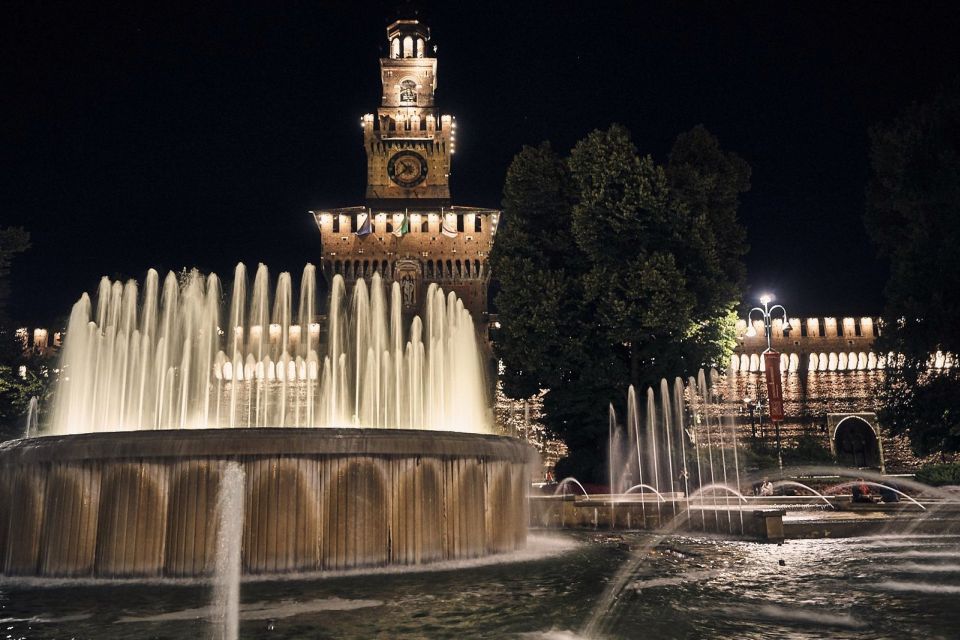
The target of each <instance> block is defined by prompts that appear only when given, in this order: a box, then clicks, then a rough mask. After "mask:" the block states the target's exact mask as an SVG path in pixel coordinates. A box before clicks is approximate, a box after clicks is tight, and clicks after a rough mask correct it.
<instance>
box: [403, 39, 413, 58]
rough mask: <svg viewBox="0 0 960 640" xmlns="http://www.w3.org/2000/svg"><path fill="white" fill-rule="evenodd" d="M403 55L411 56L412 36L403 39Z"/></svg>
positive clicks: (405, 56)
mask: <svg viewBox="0 0 960 640" xmlns="http://www.w3.org/2000/svg"><path fill="white" fill-rule="evenodd" d="M403 57H404V58H412V57H413V38H411V37H410V36H407V37H406V38H404V39H403Z"/></svg>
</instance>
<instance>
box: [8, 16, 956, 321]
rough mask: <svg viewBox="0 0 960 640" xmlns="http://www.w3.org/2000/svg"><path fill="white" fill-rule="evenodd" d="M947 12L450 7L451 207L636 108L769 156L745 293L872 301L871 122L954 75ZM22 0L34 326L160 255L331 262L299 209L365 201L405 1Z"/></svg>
mask: <svg viewBox="0 0 960 640" xmlns="http://www.w3.org/2000/svg"><path fill="white" fill-rule="evenodd" d="M238 4H239V3H238ZM951 4H952V3H948V2H940V3H925V2H916V1H910V2H902V3H884V2H822V3H814V2H803V3H799V2H796V3H785V2H767V1H764V2H756V3H746V2H744V3H725V2H709V3H707V2H673V3H648V2H583V1H581V2H560V1H554V2H518V1H513V2H477V3H461V2H450V3H442V4H441V3H433V4H432V6H431V5H428V6H427V7H426V10H425V12H424V13H423V14H422V16H423V18H424V19H425V21H426V22H427V23H428V24H429V25H430V26H431V28H432V29H433V36H434V43H436V44H437V45H438V46H439V54H438V55H439V70H438V71H439V85H438V93H437V96H438V100H439V102H440V105H441V107H442V108H443V111H444V112H446V113H452V114H453V115H455V116H456V117H457V120H458V123H459V127H458V134H459V136H458V145H457V155H456V156H455V159H454V172H453V176H452V185H453V191H454V200H455V201H456V202H457V203H458V204H465V205H483V206H497V205H498V204H499V202H500V193H501V188H502V182H503V176H504V174H505V171H506V168H507V165H508V164H509V162H510V160H511V158H512V157H513V155H514V154H515V153H516V152H517V151H518V150H519V149H520V147H521V146H522V145H524V144H535V143H538V142H540V141H541V140H544V139H549V140H550V141H551V142H552V143H553V144H554V145H555V147H556V148H558V149H561V150H563V151H566V150H568V149H569V148H570V147H571V146H572V145H573V143H575V142H576V141H577V140H578V139H580V138H582V137H583V136H584V135H586V134H587V133H588V132H589V131H591V130H592V129H595V128H600V127H606V126H608V125H609V124H610V123H612V122H620V123H623V124H624V125H626V126H627V127H628V128H629V129H630V130H631V131H632V133H633V137H634V141H635V142H636V144H637V146H638V147H639V149H640V150H641V151H643V152H645V153H651V154H653V156H654V157H655V158H657V159H659V160H664V159H665V155H666V153H667V151H668V150H669V147H670V144H671V141H672V140H673V138H674V137H675V136H676V134H677V133H679V132H681V131H685V130H687V129H689V128H691V127H693V126H694V125H696V124H698V123H703V124H704V125H705V126H706V127H707V128H708V129H709V130H711V131H712V132H713V133H715V134H716V135H717V136H718V137H719V138H720V140H721V143H722V144H723V145H724V146H725V147H726V148H728V149H730V150H733V151H736V152H737V153H739V154H740V155H742V156H743V157H744V158H745V159H746V160H747V161H748V162H749V163H750V165H751V166H752V167H753V189H752V191H751V192H749V193H748V194H746V196H745V197H744V200H743V207H742V219H743V221H744V223H745V224H746V225H747V228H748V230H749V237H750V243H751V245H752V250H751V252H750V254H749V255H748V256H747V266H748V272H749V275H748V277H749V285H750V288H751V289H750V294H751V295H753V294H755V293H757V292H759V291H760V290H761V289H767V288H769V289H771V290H773V291H775V292H776V293H777V294H778V298H779V300H780V301H782V302H783V303H784V304H786V305H787V308H788V310H790V311H791V314H795V313H796V314H829V315H833V314H838V315H839V314H861V313H862V314H868V313H876V312H878V311H879V310H880V308H881V304H882V296H881V290H882V285H883V281H884V272H883V268H882V266H881V265H880V264H878V263H877V262H876V260H875V259H874V251H873V249H872V247H871V246H870V244H869V242H868V240H867V236H866V233H865V231H864V228H863V224H862V212H863V206H864V204H863V200H864V197H863V194H864V188H865V184H866V180H867V176H868V165H867V130H868V128H869V126H870V125H871V124H874V123H877V122H883V121H887V120H889V119H890V118H891V117H893V116H894V115H895V114H897V113H898V112H899V111H900V110H902V108H903V107H904V106H906V105H907V104H909V103H910V102H911V101H915V100H923V99H925V98H927V97H929V96H930V95H931V93H933V92H934V91H935V90H936V88H937V87H938V86H940V85H941V84H943V83H945V82H946V81H948V80H949V79H950V78H951V76H952V74H956V73H957V72H956V68H957V61H958V60H960V36H958V35H957V34H958V33H960V19H958V16H960V11H958V10H957V9H955V8H953V7H951ZM20 5H21V6H20V7H19V8H18V7H15V6H12V3H11V4H7V5H5V9H4V16H3V20H2V22H3V26H0V30H2V32H0V36H2V42H0V69H2V72H3V75H2V77H3V78H4V81H3V94H4V95H3V99H2V100H0V110H2V113H0V115H2V119H0V134H2V138H0V158H2V164H0V168H2V171H0V224H4V225H7V224H18V225H23V226H25V227H26V228H27V229H29V230H30V231H31V233H32V234H33V248H32V250H31V251H30V252H29V253H28V254H25V255H24V256H22V257H21V258H20V259H18V260H17V262H16V263H15V278H14V286H15V289H14V294H15V299H14V308H13V309H12V311H13V312H14V313H15V315H17V316H18V317H20V318H21V319H23V320H25V321H29V322H50V321H52V320H53V319H54V318H56V317H58V316H61V315H64V314H66V313H67V312H68V310H69V306H70V305H71V304H72V302H73V301H74V300H75V299H76V298H77V297H78V296H79V294H80V292H81V291H84V290H93V289H94V288H95V286H96V283H97V281H98V279H99V277H100V276H101V275H105V274H106V275H111V276H114V277H117V276H122V277H136V278H138V279H139V278H141V277H142V275H143V273H144V272H145V271H146V269H147V268H148V267H151V266H155V267H159V268H162V269H179V268H181V267H183V266H196V267H199V268H200V269H202V270H214V271H217V272H218V273H220V274H221V275H227V274H229V272H230V271H231V269H232V267H233V265H234V264H235V263H236V262H237V261H241V260H242V261H245V262H247V263H248V265H250V264H255V263H256V262H258V261H263V262H266V263H267V264H269V265H270V266H271V268H272V270H273V271H274V273H277V272H279V271H281V270H290V271H293V272H295V273H299V271H300V270H301V269H302V267H303V264H304V263H305V262H307V261H314V262H316V261H318V260H319V254H320V242H319V234H318V232H317V230H316V228H315V227H314V224H313V221H312V219H311V217H310V216H309V215H308V214H307V211H308V210H309V209H312V208H318V207H328V206H347V205H353V204H360V203H361V202H362V195H363V179H364V156H363V149H362V144H361V130H360V126H359V118H360V116H361V115H362V114H364V113H366V112H372V111H374V110H375V109H376V106H377V104H378V101H379V91H380V86H379V71H378V63H377V59H378V57H379V55H380V51H381V48H382V47H383V45H384V43H385V35H384V27H385V26H386V24H387V22H388V19H389V18H391V17H393V9H392V8H393V6H395V5H394V4H393V3H377V2H367V3H359V2H320V1H313V2H304V1H302V2H286V1H285V2H264V3H261V4H259V5H253V4H251V3H243V5H244V6H242V7H241V6H234V3H222V2H219V1H215V0H213V1H211V0H207V1H204V2H197V3H154V4H153V5H152V6H149V7H147V6H138V3H130V2H127V3H122V4H117V5H116V6H112V7H111V6H109V5H107V4H105V3H85V2H77V3H56V4H55V3H46V2H44V3H41V2H29V3H28V2H21V3H20Z"/></svg>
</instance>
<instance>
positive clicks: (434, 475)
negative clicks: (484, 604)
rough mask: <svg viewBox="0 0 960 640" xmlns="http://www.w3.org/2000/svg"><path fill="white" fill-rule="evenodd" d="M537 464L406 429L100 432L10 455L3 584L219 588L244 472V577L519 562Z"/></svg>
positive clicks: (1, 468) (2, 482) (518, 445)
mask: <svg viewBox="0 0 960 640" xmlns="http://www.w3.org/2000/svg"><path fill="white" fill-rule="evenodd" d="M534 459H535V452H534V450H533V449H532V448H531V447H530V446H529V445H527V444H526V443H525V442H522V441H519V440H516V439H513V438H506V437H501V436H492V435H482V434H472V433H454V432H438V431H422V430H399V429H334V428H324V429H294V428H283V429H270V428H266V429H264V428H260V429H202V430H179V429H178V430H161V431H131V432H102V433H88V434H78V435H68V436H49V437H41V438H30V439H25V440H15V441H11V442H7V443H4V444H3V445H0V570H2V572H3V573H4V574H5V575H38V576H60V577H62V576H82V577H90V576H92V577H110V578H113V577H163V576H169V577H187V576H204V575H209V574H210V573H212V571H213V569H214V559H215V555H216V549H215V545H216V534H217V532H216V527H217V525H216V522H217V518H216V514H215V509H216V503H217V496H218V491H219V484H220V479H221V476H222V474H223V472H224V469H225V466H226V464H227V462H229V461H237V462H240V463H241V464H242V465H243V469H244V472H245V486H244V491H245V500H244V503H245V505H246V508H245V512H244V513H243V514H237V517H242V518H243V520H244V521H243V541H242V563H243V571H244V572H245V573H290V572H297V571H325V570H342V569H349V568H354V567H364V566H383V565H406V564H420V563H428V562H432V561H438V560H455V559H461V558H471V557H478V556H482V555H486V554H491V553H500V552H506V551H512V550H515V549H519V548H522V547H523V546H524V544H525V542H526V535H527V519H528V514H527V502H526V494H527V487H528V486H529V478H530V464H531V462H532V461H533V460H534Z"/></svg>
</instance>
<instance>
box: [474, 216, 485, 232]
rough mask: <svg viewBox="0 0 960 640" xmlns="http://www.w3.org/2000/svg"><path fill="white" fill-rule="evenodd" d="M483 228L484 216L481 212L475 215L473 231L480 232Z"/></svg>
mask: <svg viewBox="0 0 960 640" xmlns="http://www.w3.org/2000/svg"><path fill="white" fill-rule="evenodd" d="M482 230H483V216H481V215H480V214H479V213H478V214H475V215H474V216H473V231H474V233H480V232H481V231H482Z"/></svg>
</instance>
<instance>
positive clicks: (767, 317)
mask: <svg viewBox="0 0 960 640" xmlns="http://www.w3.org/2000/svg"><path fill="white" fill-rule="evenodd" d="M772 301H773V296H771V295H770V294H769V293H765V294H763V295H762V296H760V304H762V305H763V307H754V308H753V309H750V312H749V313H748V314H747V337H748V338H755V337H756V335H757V330H756V329H755V328H754V327H753V314H754V313H755V312H759V313H760V316H761V317H762V318H763V332H764V334H765V335H766V336H767V349H766V350H767V351H770V350H771V349H772V348H773V346H772V344H771V337H772V335H773V313H774V312H775V311H776V310H777V309H779V310H780V312H781V313H782V314H783V329H784V331H790V330H791V329H792V328H793V327H791V326H790V320H789V319H788V318H787V310H786V309H784V308H783V305H782V304H775V305H773V306H772V307H771V306H770V303H771V302H772Z"/></svg>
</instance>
